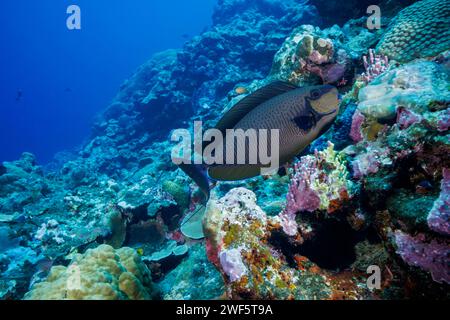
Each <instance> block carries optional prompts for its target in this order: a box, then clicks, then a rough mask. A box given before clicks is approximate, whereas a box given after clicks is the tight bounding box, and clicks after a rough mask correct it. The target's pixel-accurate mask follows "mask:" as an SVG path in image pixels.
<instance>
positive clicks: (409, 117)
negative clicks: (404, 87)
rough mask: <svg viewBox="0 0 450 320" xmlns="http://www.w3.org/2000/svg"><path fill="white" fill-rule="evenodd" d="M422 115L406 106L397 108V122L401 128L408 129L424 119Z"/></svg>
mask: <svg viewBox="0 0 450 320" xmlns="http://www.w3.org/2000/svg"><path fill="white" fill-rule="evenodd" d="M422 119H423V118H422V116H421V115H419V114H417V113H414V112H413V111H411V110H408V109H406V108H404V107H400V108H398V109H397V123H398V125H399V126H400V128H401V129H407V128H409V127H410V126H412V125H413V124H415V123H418V122H420V121H422Z"/></svg>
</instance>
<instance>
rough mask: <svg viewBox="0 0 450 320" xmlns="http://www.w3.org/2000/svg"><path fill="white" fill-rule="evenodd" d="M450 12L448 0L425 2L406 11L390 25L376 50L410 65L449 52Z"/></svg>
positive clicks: (418, 3)
mask: <svg viewBox="0 0 450 320" xmlns="http://www.w3.org/2000/svg"><path fill="white" fill-rule="evenodd" d="M449 10H450V1H448V0H422V1H418V2H416V3H414V4H413V5H411V6H409V7H407V8H406V9H403V10H402V11H401V12H400V13H399V14H398V15H397V16H396V17H395V18H394V19H393V21H392V22H391V24H390V26H389V29H388V30H387V31H386V33H385V34H384V35H383V38H382V39H381V41H380V43H379V44H378V46H377V51H378V52H380V53H382V54H384V55H387V56H388V57H389V58H391V59H393V60H396V61H398V62H409V61H411V60H414V59H417V58H426V57H434V56H436V55H438V54H439V53H441V52H443V51H445V50H448V49H450V31H449V30H450V21H449V19H448V15H449ZM430 17H431V18H430Z"/></svg>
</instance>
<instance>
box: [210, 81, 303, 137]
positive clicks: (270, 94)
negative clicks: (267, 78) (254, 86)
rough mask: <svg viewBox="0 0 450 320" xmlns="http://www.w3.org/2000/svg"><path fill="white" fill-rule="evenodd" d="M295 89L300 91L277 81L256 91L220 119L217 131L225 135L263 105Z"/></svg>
mask: <svg viewBox="0 0 450 320" xmlns="http://www.w3.org/2000/svg"><path fill="white" fill-rule="evenodd" d="M295 89H298V87H297V86H295V85H293V84H290V83H287V82H283V81H276V82H273V83H271V84H269V85H267V86H265V87H262V88H261V89H258V90H256V91H255V92H253V93H252V94H250V95H248V96H246V97H245V98H244V99H242V100H241V101H239V102H238V103H236V105H234V106H233V107H232V108H231V109H230V110H229V111H228V112H227V113H225V115H224V116H223V117H222V119H220V120H219V122H218V123H217V125H216V129H218V130H220V131H222V133H225V131H226V129H232V128H234V127H235V126H236V124H237V123H238V122H239V121H240V120H241V119H242V118H243V117H244V116H245V115H247V114H248V113H249V112H250V111H252V110H253V109H255V108H257V107H258V106H259V105H261V104H262V103H264V102H266V101H268V100H270V99H272V98H274V97H276V96H279V95H281V94H283V93H286V92H289V91H292V90H295Z"/></svg>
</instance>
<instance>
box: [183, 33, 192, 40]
mask: <svg viewBox="0 0 450 320" xmlns="http://www.w3.org/2000/svg"><path fill="white" fill-rule="evenodd" d="M181 38H182V39H184V40H187V39H190V38H191V35H190V34H188V33H183V34H182V35H181Z"/></svg>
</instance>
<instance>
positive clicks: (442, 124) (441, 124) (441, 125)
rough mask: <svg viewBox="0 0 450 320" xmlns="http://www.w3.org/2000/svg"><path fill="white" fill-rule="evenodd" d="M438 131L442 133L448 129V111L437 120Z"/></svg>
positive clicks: (449, 118)
mask: <svg viewBox="0 0 450 320" xmlns="http://www.w3.org/2000/svg"><path fill="white" fill-rule="evenodd" d="M437 125H438V131H439V132H444V131H447V130H448V128H450V109H447V110H446V111H445V112H444V114H443V115H442V117H441V119H439V120H438V124H437Z"/></svg>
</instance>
